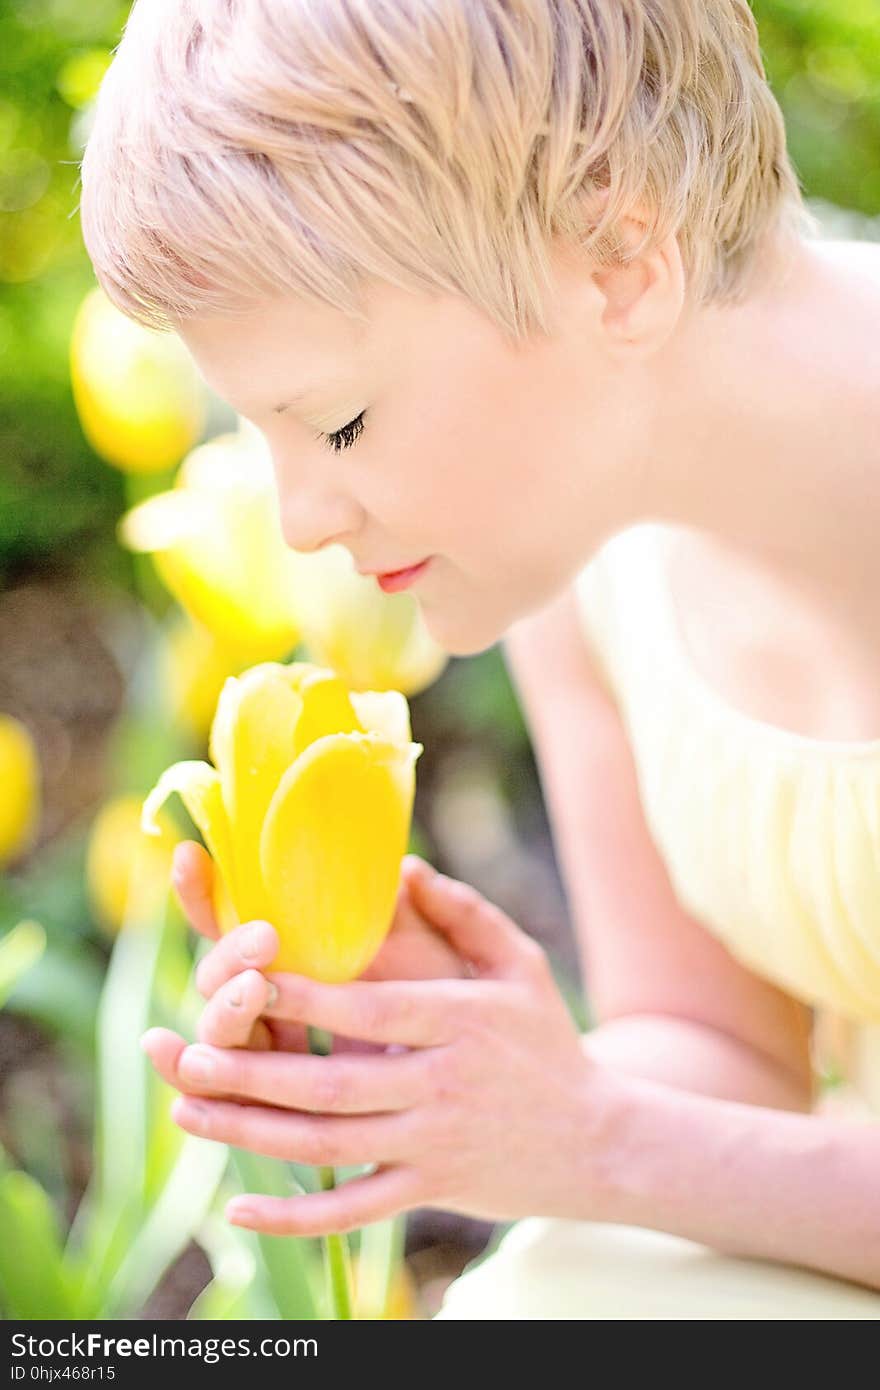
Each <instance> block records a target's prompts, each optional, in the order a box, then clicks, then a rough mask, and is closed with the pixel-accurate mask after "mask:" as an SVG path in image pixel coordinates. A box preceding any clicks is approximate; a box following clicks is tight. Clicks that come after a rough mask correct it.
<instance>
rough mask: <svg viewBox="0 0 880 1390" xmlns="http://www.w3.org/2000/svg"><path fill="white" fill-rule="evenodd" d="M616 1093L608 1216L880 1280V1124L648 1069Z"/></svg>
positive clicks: (605, 1122) (606, 1169) (879, 1283)
mask: <svg viewBox="0 0 880 1390" xmlns="http://www.w3.org/2000/svg"><path fill="white" fill-rule="evenodd" d="M607 1095H608V1100H607V1104H606V1105H605V1106H604V1107H603V1114H602V1117H601V1126H600V1128H601V1138H600V1140H599V1147H600V1151H601V1177H600V1188H601V1191H602V1194H603V1196H602V1202H601V1206H602V1210H601V1215H600V1218H599V1219H604V1220H606V1221H614V1222H621V1223H624V1224H627V1225H637V1226H647V1227H651V1228H653V1229H655V1230H662V1231H668V1232H671V1233H672V1234H675V1235H680V1236H685V1237H687V1238H688V1239H690V1240H694V1241H698V1242H700V1243H701V1244H705V1245H709V1246H712V1247H714V1248H716V1249H720V1250H723V1251H726V1252H727V1253H729V1254H735V1255H742V1256H751V1257H754V1258H763V1259H771V1260H778V1261H781V1262H785V1263H790V1264H794V1265H801V1266H805V1267H807V1268H811V1269H814V1270H817V1271H821V1272H822V1273H826V1274H831V1275H835V1276H837V1277H838V1278H843V1279H852V1280H855V1281H857V1282H860V1283H864V1284H867V1285H868V1286H869V1287H870V1288H874V1289H877V1290H880V1180H878V1174H880V1124H878V1125H875V1124H870V1123H868V1124H864V1123H860V1122H859V1121H856V1120H852V1121H846V1120H837V1119H831V1118H826V1117H823V1116H819V1115H806V1114H795V1113H791V1112H786V1111H781V1110H774V1109H768V1108H766V1107H763V1106H760V1105H754V1104H743V1103H741V1102H739V1101H733V1100H721V1099H717V1098H715V1097H707V1096H705V1095H698V1094H694V1093H693V1092H688V1091H686V1090H684V1089H678V1088H677V1087H676V1086H674V1085H669V1084H662V1083H658V1082H656V1081H647V1080H644V1079H642V1078H640V1077H636V1076H619V1077H618V1078H616V1079H615V1085H614V1086H612V1087H609V1088H608V1089H607ZM586 1214H587V1215H588V1216H591V1217H592V1218H593V1219H596V1211H595V1210H591V1211H590V1212H588V1213H586Z"/></svg>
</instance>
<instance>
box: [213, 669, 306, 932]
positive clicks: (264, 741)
mask: <svg viewBox="0 0 880 1390" xmlns="http://www.w3.org/2000/svg"><path fill="white" fill-rule="evenodd" d="M302 705H303V701H302V697H301V696H300V695H299V694H298V693H297V692H296V691H295V690H293V689H291V685H290V683H289V681H287V680H285V678H284V667H282V666H280V665H278V663H276V662H269V661H267V662H262V663H260V665H258V666H252V667H251V668H250V670H248V671H245V672H244V674H243V675H241V676H232V677H230V679H229V680H227V681H226V683H225V685H224V686H223V689H222V691H221V692H220V699H219V701H218V703H217V713H216V715H215V716H214V722H213V725H212V726H211V737H210V753H211V759H212V761H213V763H214V765H215V766H216V768H217V769H218V771H219V774H220V785H221V787H222V793H223V805H224V807H225V810H226V816H227V820H228V824H229V825H230V826H231V827H233V830H234V839H233V846H232V853H233V862H234V865H235V883H236V885H237V888H238V897H237V900H236V908H237V910H238V911H239V913H241V914H243V916H242V920H243V921H244V920H247V919H248V918H250V917H264V916H265V915H266V912H265V904H264V902H263V891H262V873H261V870H260V859H259V845H260V831H261V830H262V828H263V821H264V819H265V816H266V811H267V810H268V807H269V802H270V801H271V800H272V797H273V796H274V794H275V791H276V789H277V787H278V783H279V782H280V780H281V777H282V775H283V773H284V772H286V771H287V769H288V768H289V767H290V764H291V763H292V762H293V760H294V757H295V754H294V742H295V735H296V726H297V721H298V720H299V717H300V713H301V710H302Z"/></svg>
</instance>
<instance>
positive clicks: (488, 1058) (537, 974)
mask: <svg viewBox="0 0 880 1390" xmlns="http://www.w3.org/2000/svg"><path fill="white" fill-rule="evenodd" d="M413 858H415V857H414V856H413ZM417 866H418V867H417ZM407 886H408V892H409V894H410V895H411V896H412V898H413V901H414V903H415V905H416V907H417V908H418V910H419V911H420V912H421V914H422V915H423V916H424V918H425V920H426V921H428V922H430V923H431V924H432V926H433V928H434V929H436V930H438V931H440V932H442V933H443V934H444V935H445V936H446V937H447V938H448V940H449V942H450V943H451V946H452V948H453V950H454V952H455V954H456V955H457V956H458V957H459V958H462V959H464V960H467V961H469V962H470V963H471V966H472V969H473V972H474V974H473V977H472V978H458V979H449V978H445V979H431V980H423V981H406V982H401V981H397V980H375V981H366V980H355V981H351V982H350V983H347V984H342V985H327V984H323V983H319V982H317V981H314V980H310V979H307V978H306V977H304V976H301V975H294V974H290V973H284V972H270V973H269V974H268V975H267V976H265V977H263V979H264V986H267V985H268V983H273V984H274V985H275V986H276V987H277V990H278V995H277V998H275V999H274V1002H272V1003H269V1002H268V999H267V997H266V995H264V996H263V997H262V998H260V996H259V991H258V989H257V986H256V985H254V986H253V994H252V995H251V993H250V990H248V991H246V993H247V999H246V1000H243V1003H242V1005H241V1006H240V1007H241V1009H242V1017H243V1019H246V1020H247V1023H248V1026H253V1023H254V1020H255V1019H256V1017H257V1013H258V1012H259V1011H260V1010H261V1011H262V1015H263V1017H264V1018H265V1019H267V1020H269V1021H271V1024H272V1026H273V1027H274V1026H276V1024H277V1023H278V1022H281V1023H284V1024H285V1025H287V1026H289V1027H293V1028H303V1027H304V1026H305V1025H306V1024H312V1025H315V1026H317V1027H320V1028H325V1029H328V1030H329V1031H330V1032H331V1033H333V1035H334V1039H335V1038H336V1037H337V1036H338V1035H342V1036H343V1037H345V1038H349V1039H352V1040H361V1041H365V1042H368V1043H371V1044H373V1045H374V1047H375V1046H378V1047H380V1048H387V1049H394V1050H393V1051H392V1050H387V1051H384V1052H376V1051H374V1052H372V1053H371V1054H369V1055H359V1056H358V1055H331V1056H329V1057H315V1056H302V1055H300V1056H298V1055H296V1054H295V1053H284V1054H274V1055H273V1054H271V1053H265V1052H264V1053H256V1052H248V1051H244V1050H240V1049H233V1050H230V1049H229V1048H227V1047H225V1046H205V1045H199V1046H195V1047H190V1048H188V1047H187V1046H186V1043H185V1041H184V1040H183V1039H182V1038H176V1036H175V1035H174V1034H167V1031H166V1030H151V1032H152V1033H154V1032H161V1033H163V1034H165V1035H166V1038H165V1041H164V1042H163V1044H162V1046H161V1047H160V1048H156V1049H152V1048H151V1049H150V1052H151V1056H152V1057H153V1060H154V1062H155V1064H156V1066H157V1069H158V1070H159V1071H160V1072H161V1074H162V1075H163V1076H164V1077H165V1079H166V1080H167V1081H168V1082H169V1083H170V1084H171V1085H173V1086H175V1087H177V1088H178V1089H180V1090H182V1091H184V1092H185V1093H186V1094H185V1095H183V1096H182V1097H181V1098H180V1099H178V1100H177V1101H175V1103H174V1107H173V1112H172V1113H173V1115H174V1118H175V1120H176V1121H177V1123H178V1124H180V1125H181V1127H182V1128H184V1129H186V1130H188V1131H189V1132H190V1133H192V1134H196V1135H201V1136H204V1137H207V1138H211V1139H216V1140H219V1141H221V1142H224V1143H228V1144H232V1145H235V1146H237V1147H240V1148H246V1149H252V1150H254V1151H255V1152H258V1153H263V1154H268V1155H270V1156H274V1157H278V1158H282V1159H288V1160H293V1161H296V1162H301V1163H309V1164H317V1165H340V1164H345V1165H349V1164H354V1165H357V1164H367V1163H375V1164H377V1165H378V1166H377V1168H376V1169H375V1171H374V1172H371V1173H369V1174H366V1175H364V1176H362V1177H358V1178H355V1179H353V1180H352V1181H350V1182H347V1183H345V1184H343V1185H342V1186H341V1187H337V1188H336V1189H334V1190H330V1191H325V1192H319V1193H312V1194H309V1195H307V1196H302V1197H293V1198H275V1197H267V1196H262V1195H257V1194H252V1195H248V1196H246V1197H240V1198H235V1199H233V1201H232V1202H231V1203H230V1205H229V1207H228V1208H227V1215H228V1216H229V1219H230V1220H232V1221H234V1222H236V1224H238V1225H243V1226H248V1227H251V1228H252V1229H255V1230H261V1231H266V1232H271V1233H274V1234H291V1235H318V1234H322V1233H327V1232H331V1231H347V1230H352V1229H354V1228H356V1227H359V1226H362V1225H366V1224H368V1223H370V1222H373V1221H379V1220H383V1219H385V1218H386V1217H389V1216H392V1215H394V1214H395V1213H396V1212H399V1211H404V1210H407V1209H410V1208H412V1207H417V1206H435V1207H441V1208H443V1209H445V1210H452V1211H460V1212H463V1213H465V1214H467V1215H471V1216H479V1217H483V1218H486V1219H489V1220H512V1219H515V1218H516V1217H518V1216H524V1215H529V1214H534V1215H573V1214H576V1213H577V1214H583V1215H586V1214H587V1211H588V1210H589V1207H590V1201H591V1196H592V1195H593V1194H594V1193H595V1200H596V1202H598V1200H599V1190H600V1189H599V1184H598V1181H597V1177H596V1173H597V1169H598V1162H599V1160H600V1159H601V1147H602V1144H601V1132H602V1127H603V1123H604V1119H603V1117H604V1115H605V1103H604V1096H605V1092H606V1090H607V1088H608V1085H609V1081H608V1077H609V1075H611V1074H610V1073H606V1071H605V1070H604V1069H603V1068H601V1067H599V1066H598V1065H597V1064H595V1063H593V1062H592V1061H590V1059H589V1058H588V1057H587V1056H586V1055H585V1053H584V1051H583V1049H582V1047H581V1045H580V1037H579V1034H578V1032H577V1029H576V1027H575V1025H574V1023H573V1021H572V1019H571V1017H570V1015H569V1013H568V1011H567V1009H566V1007H565V1004H564V1002H563V1000H562V998H561V996H560V994H559V992H558V989H557V987H556V984H555V981H554V979H553V976H552V973H551V971H550V968H549V965H548V962H547V958H546V956H545V954H544V952H543V951H542V950H541V949H540V947H539V946H537V945H536V943H535V942H534V941H532V940H531V938H529V937H528V936H527V935H526V934H525V933H524V932H522V931H521V930H520V929H519V927H517V926H516V924H515V923H514V922H513V921H511V919H510V918H509V917H508V916H507V915H506V914H505V913H504V912H502V911H501V910H500V909H499V908H497V907H495V906H494V905H493V904H491V903H489V902H487V901H486V899H484V898H483V897H482V896H481V895H480V894H479V893H478V892H476V891H475V890H474V889H473V888H470V887H469V886H468V885H466V884H463V883H458V882H457V881H455V880H453V879H449V878H446V877H445V876H444V875H442V874H435V873H434V872H433V871H432V870H431V869H430V867H429V866H428V865H427V864H424V863H423V861H421V860H416V862H415V865H413V867H412V869H411V870H410V871H409V879H408V885H407ZM239 930H247V928H241V929H239ZM228 939H231V938H228ZM222 944H223V943H221V945H222ZM272 950H273V951H274V943H273V946H272ZM218 952H219V947H218ZM213 955H215V953H212V956H213ZM270 958H271V953H270ZM207 959H210V957H209V958H206V960H207ZM204 963H205V962H203V964H204ZM254 973H255V975H256V974H259V972H254ZM248 974H250V972H248ZM238 978H239V980H244V978H245V977H244V976H239V977H238ZM209 983H210V981H209ZM266 994H268V990H266ZM146 1038H147V1039H148V1040H149V1039H150V1038H151V1033H148V1034H147V1035H146ZM169 1039H170V1040H172V1041H169ZM200 1063H201V1064H203V1068H205V1069H204V1070H203V1071H202V1072H200V1071H199V1064H200Z"/></svg>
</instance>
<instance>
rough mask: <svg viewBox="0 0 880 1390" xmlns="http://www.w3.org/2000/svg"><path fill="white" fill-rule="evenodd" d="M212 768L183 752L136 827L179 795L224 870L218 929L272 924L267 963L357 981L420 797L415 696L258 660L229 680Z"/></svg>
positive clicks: (394, 883)
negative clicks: (274, 945) (276, 941)
mask: <svg viewBox="0 0 880 1390" xmlns="http://www.w3.org/2000/svg"><path fill="white" fill-rule="evenodd" d="M209 749H210V755H211V759H212V762H213V764H214V765H213V766H211V764H210V763H206V762H195V761H193V762H181V763H175V764H174V765H173V766H172V767H170V768H168V769H167V770H166V771H165V772H164V773H163V774H162V776H161V777H160V778H159V781H158V782H157V784H156V786H155V787H154V788H153V790H152V791H151V792H150V794H149V796H148V797H147V799H146V801H145V802H144V808H143V819H142V822H141V823H142V825H143V828H144V829H145V830H147V831H148V832H151V833H155V830H156V829H157V828H158V827H157V823H156V819H155V817H156V812H157V810H158V808H159V807H160V806H161V805H162V804H163V803H164V802H165V800H166V799H167V797H168V796H170V795H171V794H172V793H173V792H178V793H179V794H180V795H181V797H182V798H183V801H184V804H185V805H186V808H187V810H188V811H189V813H190V815H191V816H192V818H193V820H194V821H195V823H196V825H197V826H198V828H199V830H200V831H201V833H202V835H203V837H204V840H205V843H206V845H207V847H208V850H209V852H210V853H211V855H212V856H213V859H214V863H215V865H216V867H217V869H218V871H219V872H218V874H217V878H218V880H219V885H220V887H219V893H220V899H221V903H222V902H225V903H226V904H227V905H229V906H230V907H231V912H230V913H229V914H228V916H227V917H226V919H225V920H223V914H221V927H222V928H223V929H224V930H228V926H229V924H230V922H231V923H234V922H246V921H249V920H251V919H253V918H260V919H262V920H264V921H268V922H271V923H272V925H273V926H274V927H275V929H276V930H277V932H278V935H279V937H280V940H281V948H280V950H279V952H278V955H277V956H276V957H275V960H274V961H273V963H272V968H273V969H275V970H291V971H295V972H297V973H298V974H304V975H309V976H311V977H312V978H314V979H319V980H325V981H330V982H338V981H342V980H349V979H354V978H355V977H356V976H358V975H359V974H361V972H362V971H363V970H365V969H366V967H367V966H368V965H369V963H370V961H371V960H372V959H373V957H374V956H375V954H376V952H377V951H378V949H379V947H380V946H381V944H382V941H383V940H384V938H385V935H386V933H387V931H388V928H389V927H390V925H391V920H392V917H393V913H394V904H395V899H396V896H397V887H398V883H399V878H400V861H401V859H402V858H403V855H404V854H405V853H406V847H407V840H408V835H409V827H410V821H411V817H412V805H413V798H414V794H415V763H416V759H417V758H418V757H419V755H420V754H421V753H422V751H423V747H422V744H420V743H413V742H412V739H411V731H410V719H409V707H408V705H407V701H406V697H405V696H404V695H402V694H401V693H400V692H399V691H392V690H389V691H360V692H357V691H350V690H348V689H347V688H346V686H345V684H344V682H343V681H342V680H340V678H339V677H338V676H337V675H336V674H335V672H333V671H331V670H328V669H326V668H322V667H320V666H316V665H313V664H312V663H310V662H302V661H300V662H291V663H290V664H288V665H279V664H278V663H276V662H265V663H263V664H261V665H258V666H254V667H252V668H251V669H250V670H248V671H246V672H245V673H244V674H243V675H242V676H239V677H234V676H232V677H230V678H229V680H227V682H226V684H225V685H224V687H223V691H222V693H221V695H220V700H219V703H218V706H217V713H216V715H215V717H214V722H213V725H212V727H211V736H210V742H209Z"/></svg>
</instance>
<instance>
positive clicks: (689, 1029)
mask: <svg viewBox="0 0 880 1390" xmlns="http://www.w3.org/2000/svg"><path fill="white" fill-rule="evenodd" d="M504 650H505V656H506V660H507V664H508V667H509V669H510V670H511V673H512V675H513V677H514V679H515V682H516V685H517V688H518V691H519V693H520V698H521V701H522V704H523V707H524V710H525V713H526V717H527V720H528V723H529V727H530V730H531V733H532V737H533V743H534V747H535V753H536V757H537V760H538V765H539V771H540V775H541V782H542V785H543V789H544V796H545V802H546V806H547V813H548V816H549V819H550V823H551V826H552V829H553V836H554V842H555V845H556V849H557V854H558V857H559V860H560V866H561V869H562V872H563V877H564V881H565V885H566V890H567V895H568V900H569V903H570V906H571V911H572V917H573V921H574V927H575V931H576V934H577V939H578V945H579V948H580V953H581V961H582V965H583V971H584V977H585V980H586V982H587V987H588V992H589V996H590V1002H591V1005H592V1009H593V1013H594V1016H595V1017H596V1019H597V1022H598V1026H597V1027H596V1028H594V1029H593V1030H592V1031H591V1032H589V1033H587V1034H586V1035H585V1036H584V1042H583V1045H584V1048H585V1050H586V1051H587V1053H588V1054H589V1055H591V1056H593V1057H595V1058H596V1059H597V1060H599V1061H602V1062H603V1063H606V1064H607V1065H610V1066H616V1067H618V1068H619V1069H620V1070H623V1071H626V1072H629V1073H632V1074H634V1075H639V1076H643V1077H646V1078H649V1079H652V1080H655V1081H661V1082H665V1083H667V1084H669V1085H675V1086H682V1087H684V1088H685V1089H688V1090H693V1091H700V1092H703V1093H705V1094H707V1095H715V1096H719V1097H722V1098H726V1099H729V1100H740V1101H747V1102H749V1103H751V1104H754V1105H769V1106H775V1107H779V1108H783V1109H797V1110H805V1109H808V1108H809V1107H810V1105H811V1101H812V1080H811V1066H810V1055H809V1044H810V1013H809V1010H808V1009H807V1008H805V1007H804V1006H803V1005H802V1004H800V1003H798V1002H797V1001H795V1000H793V999H791V998H790V997H789V996H788V995H786V994H784V993H783V992H782V991H781V990H779V989H777V988H776V987H775V986H774V985H771V984H769V983H768V982H767V981H765V980H761V979H759V978H758V977H757V976H755V975H753V974H752V973H751V972H750V971H748V970H746V969H745V967H744V966H742V965H740V964H739V963H738V962H736V961H735V960H734V959H733V957H732V956H731V955H730V954H729V953H728V951H727V950H726V949H725V947H724V946H723V945H722V944H721V943H720V942H719V941H717V940H716V939H715V938H714V937H713V936H712V935H711V934H710V933H709V932H708V931H707V930H706V929H705V927H703V926H702V924H701V923H699V922H698V921H696V920H695V919H694V918H693V917H691V916H690V915H689V914H688V913H687V912H685V910H684V909H683V908H682V907H681V905H680V904H679V903H678V901H677V899H676V898H675V895H674V893H673V890H672V887H671V885H670V882H669V878H668V875H667V873H666V870H665V866H664V865H663V863H662V860H661V859H660V856H659V854H658V851H657V849H656V847H655V845H654V843H653V841H652V839H651V838H650V835H649V832H648V829H647V826H646V824H645V820H644V815H643V812H642V807H641V802H640V798H639V792H638V783H637V779H636V772H635V767H634V764H633V759H632V753H631V750H630V747H629V743H628V740H627V736H626V732H625V729H624V727H623V724H622V721H621V718H620V715H619V713H618V711H617V708H616V706H615V704H614V702H613V700H612V698H611V695H610V694H609V693H608V691H607V690H606V689H605V686H604V684H603V682H602V680H601V678H600V675H599V673H598V671H597V669H596V666H595V665H594V663H593V661H592V660H591V655H590V649H589V647H588V645H587V642H586V639H585V637H584V635H583V632H582V629H581V626H580V621H579V618H578V614H577V610H576V606H575V599H574V596H573V594H572V593H571V591H570V590H568V591H566V592H565V593H564V594H563V595H562V596H561V597H560V598H558V599H556V600H554V602H553V603H552V604H551V605H550V606H548V607H547V608H545V609H543V610H542V611H541V612H540V613H538V614H536V615H534V616H530V617H528V618H526V619H523V620H521V621H520V622H519V623H517V624H515V625H514V626H513V627H512V628H511V629H510V631H509V633H508V635H507V637H506V638H505V643H504Z"/></svg>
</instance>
